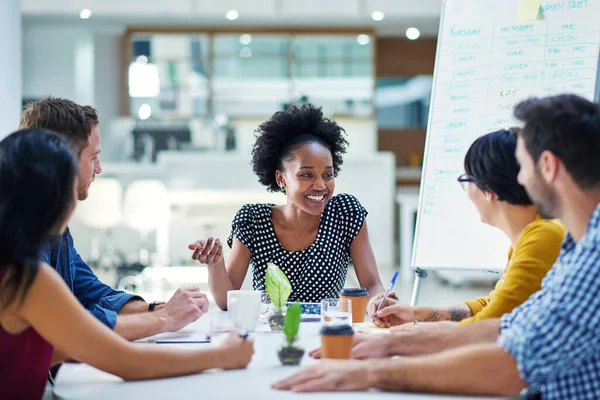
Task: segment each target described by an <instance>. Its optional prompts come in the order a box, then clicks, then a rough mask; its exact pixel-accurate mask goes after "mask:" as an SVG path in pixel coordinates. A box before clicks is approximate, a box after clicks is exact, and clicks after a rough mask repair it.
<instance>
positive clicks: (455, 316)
mask: <svg viewBox="0 0 600 400" xmlns="http://www.w3.org/2000/svg"><path fill="white" fill-rule="evenodd" d="M448 312H449V313H450V321H454V322H458V321H462V320H463V319H465V318H469V317H472V316H473V313H472V312H471V309H469V310H468V311H467V310H465V309H461V308H454V307H450V308H449V309H448Z"/></svg>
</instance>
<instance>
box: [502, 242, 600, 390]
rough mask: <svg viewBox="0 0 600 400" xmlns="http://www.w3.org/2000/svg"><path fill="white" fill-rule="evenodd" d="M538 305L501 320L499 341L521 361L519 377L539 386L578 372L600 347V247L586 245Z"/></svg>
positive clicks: (519, 363)
mask: <svg viewBox="0 0 600 400" xmlns="http://www.w3.org/2000/svg"><path fill="white" fill-rule="evenodd" d="M569 261H570V262H569V264H570V265H569V266H577V268H568V269H566V268H565V270H564V271H561V275H562V276H561V282H564V284H562V285H553V291H552V292H550V293H546V294H545V296H544V297H543V298H541V299H539V300H541V301H539V302H538V304H537V305H536V306H535V308H533V307H532V308H530V309H529V310H528V312H527V313H525V314H522V315H518V316H516V317H511V316H510V315H506V316H504V317H503V318H502V320H501V321H502V322H501V327H502V328H501V334H500V337H499V338H498V344H499V345H500V346H501V347H503V348H504V349H505V350H506V351H507V352H509V353H510V354H511V355H512V356H513V357H514V358H515V360H516V361H517V364H518V368H519V372H520V374H521V378H523V379H524V380H525V381H527V382H528V383H529V384H530V385H533V386H541V385H542V384H544V383H545V382H548V381H549V380H552V379H553V378H555V377H556V376H558V375H559V374H560V373H564V372H565V371H570V370H576V369H577V368H578V367H579V366H581V365H582V364H584V363H585V362H587V361H589V359H590V358H592V357H593V356H594V355H595V354H598V352H599V351H600V342H598V340H597V338H598V337H599V336H600V313H598V309H599V308H600V285H598V283H597V282H598V281H599V280H600V268H598V267H599V266H600V249H596V248H594V247H591V246H587V247H585V246H584V247H583V248H582V249H579V251H577V252H576V253H575V254H573V259H572V260H569Z"/></svg>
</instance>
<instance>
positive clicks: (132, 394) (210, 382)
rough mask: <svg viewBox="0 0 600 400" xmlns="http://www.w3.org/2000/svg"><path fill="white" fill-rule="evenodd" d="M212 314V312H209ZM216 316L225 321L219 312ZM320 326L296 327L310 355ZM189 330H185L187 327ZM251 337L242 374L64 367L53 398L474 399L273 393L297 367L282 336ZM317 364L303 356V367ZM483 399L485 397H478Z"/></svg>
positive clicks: (202, 327)
mask: <svg viewBox="0 0 600 400" xmlns="http://www.w3.org/2000/svg"><path fill="white" fill-rule="evenodd" d="M212 315H215V314H212ZM210 317H211V316H205V317H203V318H201V319H200V320H199V321H197V322H196V323H194V324H193V326H194V327H197V328H198V329H199V330H204V331H205V330H206V328H207V326H208V321H209V318H210ZM218 317H219V318H226V314H225V313H219V315H218ZM319 327H320V324H319V323H316V322H310V323H303V324H302V326H301V327H300V333H301V337H300V341H299V342H300V345H301V346H303V347H304V348H305V350H306V351H307V353H308V351H310V350H312V349H313V348H316V347H318V346H319V344H320V339H319V336H318V330H319ZM188 328H189V327H188ZM252 336H253V337H254V338H255V354H254V357H253V358H252V362H251V363H250V365H249V366H248V369H246V370H237V371H215V372H212V371H211V372H206V373H203V374H196V375H191V376H185V377H179V378H168V379H156V380H150V381H142V382H124V381H123V380H121V379H120V378H118V377H116V376H114V375H111V374H107V373H105V372H102V371H100V370H97V369H96V368H93V367H90V366H89V365H86V364H65V365H63V366H62V367H61V369H60V371H59V373H58V376H57V378H56V385H55V387H54V395H55V396H56V397H57V398H59V399H65V400H67V399H68V400H71V399H78V400H105V399H113V400H118V399H136V400H153V399H157V400H158V399H161V400H162V399H193V400H198V399H203V400H206V399H257V400H259V399H260V400H268V399H277V400H281V399H287V398H301V397H304V398H306V397H307V396H310V398H311V399H313V400H320V399H373V398H389V399H392V398H393V399H397V400H398V399H401V400H404V399H406V400H426V399H439V398H449V399H462V398H464V399H467V398H468V399H471V400H472V399H477V398H476V397H457V396H440V395H425V394H408V393H407V394H404V393H402V394H401V393H383V392H373V391H371V392H354V393H316V394H310V395H306V394H304V395H303V394H295V393H291V392H282V391H276V390H272V389H271V387H270V386H271V384H272V383H273V382H275V381H277V380H279V379H282V378H284V377H287V376H289V375H290V374H292V373H293V372H294V371H296V370H297V369H298V368H297V367H283V366H281V364H280V363H279V360H278V359H277V354H276V350H277V348H278V347H279V346H280V345H281V344H282V339H283V337H282V335H281V334H277V333H271V332H259V333H254V334H253V335H252ZM159 346H178V347H180V348H198V347H206V346H210V344H185V345H184V344H178V345H173V344H162V345H159ZM315 362H318V361H316V360H313V359H311V358H309V357H308V355H305V356H304V359H303V360H302V365H309V364H312V363H315ZM481 399H483V398H481Z"/></svg>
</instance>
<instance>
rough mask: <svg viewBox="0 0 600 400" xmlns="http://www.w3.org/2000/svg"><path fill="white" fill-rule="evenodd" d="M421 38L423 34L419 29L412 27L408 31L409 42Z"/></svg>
mask: <svg viewBox="0 0 600 400" xmlns="http://www.w3.org/2000/svg"><path fill="white" fill-rule="evenodd" d="M419 36H421V32H419V30H418V29H417V28H414V27H411V28H408V29H407V30H406V38H407V39H409V40H416V39H418V38H419Z"/></svg>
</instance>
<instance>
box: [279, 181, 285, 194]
mask: <svg viewBox="0 0 600 400" xmlns="http://www.w3.org/2000/svg"><path fill="white" fill-rule="evenodd" d="M279 187H280V188H281V191H282V192H283V193H285V185H284V184H283V183H282V184H281V185H279Z"/></svg>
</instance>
